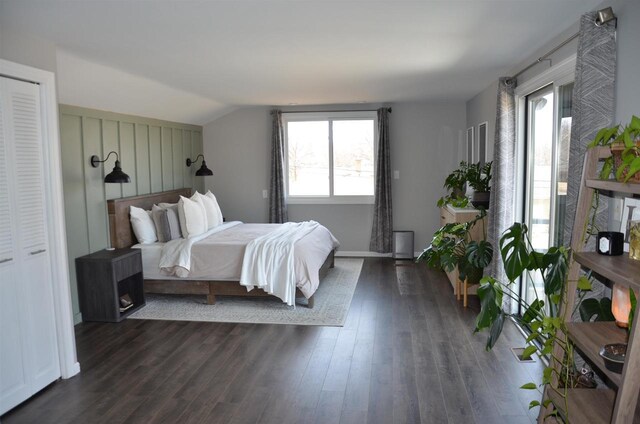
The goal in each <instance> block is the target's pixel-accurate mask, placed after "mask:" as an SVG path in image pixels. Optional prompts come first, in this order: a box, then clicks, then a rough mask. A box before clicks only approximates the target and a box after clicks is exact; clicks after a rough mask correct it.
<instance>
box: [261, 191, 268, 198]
mask: <svg viewBox="0 0 640 424" xmlns="http://www.w3.org/2000/svg"><path fill="white" fill-rule="evenodd" d="M268 197H269V190H262V198H263V199H267V198H268Z"/></svg>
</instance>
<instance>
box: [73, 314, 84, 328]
mask: <svg viewBox="0 0 640 424" xmlns="http://www.w3.org/2000/svg"><path fill="white" fill-rule="evenodd" d="M81 322H82V313H80V312H78V313H77V314H73V325H78V324H80V323H81Z"/></svg>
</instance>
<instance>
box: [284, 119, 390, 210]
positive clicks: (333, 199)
mask: <svg viewBox="0 0 640 424" xmlns="http://www.w3.org/2000/svg"><path fill="white" fill-rule="evenodd" d="M354 119H363V120H364V119H372V120H373V157H374V163H377V155H378V114H377V113H376V111H344V112H293V113H291V112H289V113H287V112H283V113H282V125H283V126H284V142H285V158H284V161H285V164H284V166H285V172H284V174H285V178H286V181H285V192H286V199H287V204H290V205H291V204H365V205H372V204H373V203H374V199H375V197H374V196H373V195H371V196H343V195H336V194H334V193H333V134H332V128H333V127H332V126H329V195H327V196H317V195H316V196H291V195H290V194H289V134H288V124H289V122H300V121H349V120H354ZM373 173H374V174H373V181H374V184H375V179H376V167H375V166H374V169H373Z"/></svg>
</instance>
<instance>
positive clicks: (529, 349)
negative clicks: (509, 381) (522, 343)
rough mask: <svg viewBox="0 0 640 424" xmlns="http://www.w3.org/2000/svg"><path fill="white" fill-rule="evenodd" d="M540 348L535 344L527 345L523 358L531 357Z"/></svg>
mask: <svg viewBox="0 0 640 424" xmlns="http://www.w3.org/2000/svg"><path fill="white" fill-rule="evenodd" d="M537 350H538V349H537V348H536V347H535V346H527V347H526V348H525V349H524V351H523V352H522V355H521V356H522V359H525V360H526V359H531V355H533V354H534V353H536V351H537Z"/></svg>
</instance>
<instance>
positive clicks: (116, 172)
mask: <svg viewBox="0 0 640 424" xmlns="http://www.w3.org/2000/svg"><path fill="white" fill-rule="evenodd" d="M112 153H113V154H114V155H116V164H115V166H114V167H113V171H111V172H110V173H108V174H107V175H106V176H105V177H104V182H105V183H130V182H131V178H129V176H128V175H127V174H125V173H124V172H122V168H120V160H119V157H118V153H117V152H109V154H108V155H107V157H106V158H104V160H100V158H99V157H98V156H96V155H93V156H91V166H93V167H94V168H97V167H98V164H99V163H103V162H106V161H107V159H109V156H111V154H112Z"/></svg>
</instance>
